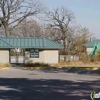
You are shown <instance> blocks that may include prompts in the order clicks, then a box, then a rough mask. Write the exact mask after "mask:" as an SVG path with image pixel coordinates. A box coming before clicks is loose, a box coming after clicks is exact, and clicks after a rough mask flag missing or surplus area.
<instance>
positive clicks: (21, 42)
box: [0, 37, 63, 49]
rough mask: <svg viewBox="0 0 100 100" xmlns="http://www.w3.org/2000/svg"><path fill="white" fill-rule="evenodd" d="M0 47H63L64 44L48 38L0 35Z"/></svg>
mask: <svg viewBox="0 0 100 100" xmlns="http://www.w3.org/2000/svg"><path fill="white" fill-rule="evenodd" d="M0 48H37V49H63V46H62V45H61V44H59V43H56V42H54V41H51V40H49V39H46V38H16V37H0Z"/></svg>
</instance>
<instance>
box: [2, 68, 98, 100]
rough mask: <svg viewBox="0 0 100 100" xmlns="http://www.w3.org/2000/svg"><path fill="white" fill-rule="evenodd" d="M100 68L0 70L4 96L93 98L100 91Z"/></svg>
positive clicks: (8, 99)
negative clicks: (90, 69)
mask: <svg viewBox="0 0 100 100" xmlns="http://www.w3.org/2000/svg"><path fill="white" fill-rule="evenodd" d="M99 76H100V71H95V72H89V71H82V70H77V71H75V70H23V68H19V67H18V68H17V67H14V68H13V67H12V68H10V69H9V70H3V71H0V100H91V99H90V93H91V92H92V91H96V92H100V77H99Z"/></svg>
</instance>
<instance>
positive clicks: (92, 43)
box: [83, 40, 100, 48]
mask: <svg viewBox="0 0 100 100" xmlns="http://www.w3.org/2000/svg"><path fill="white" fill-rule="evenodd" d="M95 44H97V45H98V44H100V40H95V41H92V42H89V43H86V44H83V46H85V47H92V48H93V47H94V45H95Z"/></svg>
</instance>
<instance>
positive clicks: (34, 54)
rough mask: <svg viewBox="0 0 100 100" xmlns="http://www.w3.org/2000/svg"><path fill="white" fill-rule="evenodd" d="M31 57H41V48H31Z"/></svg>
mask: <svg viewBox="0 0 100 100" xmlns="http://www.w3.org/2000/svg"><path fill="white" fill-rule="evenodd" d="M30 58H39V50H37V49H36V50H33V49H32V50H30Z"/></svg>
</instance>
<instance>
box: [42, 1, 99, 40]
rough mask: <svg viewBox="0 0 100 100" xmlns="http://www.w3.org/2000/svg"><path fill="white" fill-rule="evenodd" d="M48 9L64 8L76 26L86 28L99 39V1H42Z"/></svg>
mask: <svg viewBox="0 0 100 100" xmlns="http://www.w3.org/2000/svg"><path fill="white" fill-rule="evenodd" d="M42 1H43V2H44V4H45V5H46V6H47V7H49V8H50V9H53V8H56V7H61V6H65V7H66V8H68V9H69V10H71V11H72V12H74V14H75V16H76V20H77V23H78V24H81V26H83V27H87V28H88V29H89V30H90V31H91V32H92V33H94V34H95V36H96V38H99V39H100V0H42Z"/></svg>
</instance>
